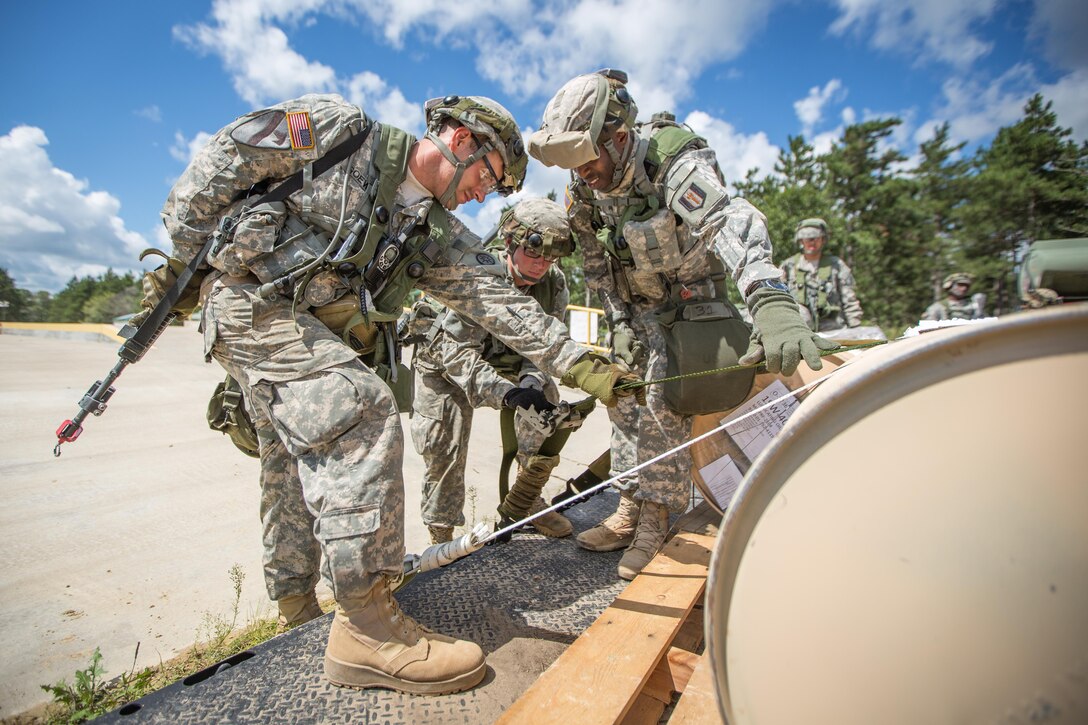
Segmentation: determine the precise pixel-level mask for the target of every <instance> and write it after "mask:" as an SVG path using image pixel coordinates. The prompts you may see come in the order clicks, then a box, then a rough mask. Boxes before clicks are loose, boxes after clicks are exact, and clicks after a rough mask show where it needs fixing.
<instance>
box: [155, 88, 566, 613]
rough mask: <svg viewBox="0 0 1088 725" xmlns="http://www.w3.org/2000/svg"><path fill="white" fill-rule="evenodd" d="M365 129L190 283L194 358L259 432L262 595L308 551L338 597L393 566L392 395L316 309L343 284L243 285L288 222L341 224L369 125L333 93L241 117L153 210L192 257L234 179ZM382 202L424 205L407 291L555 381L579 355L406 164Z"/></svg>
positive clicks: (249, 180)
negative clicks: (217, 375)
mask: <svg viewBox="0 0 1088 725" xmlns="http://www.w3.org/2000/svg"><path fill="white" fill-rule="evenodd" d="M292 123H293V124H294V126H293V127H290V128H289V126H290V125H291V124H292ZM368 126H369V127H370V131H369V135H368V136H367V138H366V141H365V142H364V143H363V145H362V146H361V147H360V148H359V149H358V150H357V151H355V152H354V153H352V154H351V156H349V157H348V158H347V159H346V160H345V161H343V162H340V163H339V164H337V165H336V166H335V167H333V168H332V169H331V170H330V171H328V172H327V173H325V174H324V175H321V176H318V177H317V178H313V179H312V180H311V181H310V183H308V184H307V185H306V186H305V187H304V188H303V189H302V190H301V191H299V192H296V193H294V194H292V195H291V196H289V197H288V198H287V199H286V201H285V202H284V203H282V204H272V205H269V206H268V208H265V209H260V208H258V209H256V210H253V211H252V212H251V213H248V214H246V215H245V216H244V217H243V219H242V221H241V222H240V223H239V224H238V226H237V227H236V231H235V234H234V236H233V238H232V240H231V243H230V244H227V245H225V247H224V248H223V249H221V250H219V251H218V253H217V254H215V255H213V256H210V257H209V261H210V264H211V266H212V267H213V272H212V273H211V274H209V275H208V276H207V278H206V279H205V280H204V282H203V286H202V295H203V304H204V306H203V313H202V318H201V329H202V330H203V334H204V349H205V354H206V357H207V358H208V359H212V358H214V359H215V360H216V361H217V362H218V363H219V364H220V365H222V366H223V368H225V369H226V370H227V372H228V373H230V374H231V375H232V376H233V377H234V378H236V379H237V380H238V381H239V382H240V383H241V386H242V388H243V391H244V394H245V400H246V405H247V409H248V411H249V413H250V414H251V416H252V418H253V421H254V425H255V427H256V428H257V430H258V436H259V439H260V442H261V451H260V453H261V487H262V494H261V516H262V520H263V523H264V549H265V556H264V564H265V580H266V585H267V588H268V592H269V596H270V597H271V598H272V599H274V600H278V599H280V598H281V597H285V596H297V595H302V594H305V593H306V592H308V591H310V590H311V589H312V586H313V584H314V581H315V572H317V571H318V567H319V562H321V554H324V561H323V562H321V563H320V566H321V573H322V575H323V577H324V579H325V580H326V582H327V583H328V584H329V586H330V588H331V589H332V591H333V593H334V595H335V596H336V598H337V600H341V599H343V598H353V597H362V596H364V595H366V594H367V593H368V592H369V591H370V590H371V587H372V586H374V585H375V584H377V583H378V582H379V581H380V580H381V578H382V577H383V576H385V575H389V576H397V575H399V573H400V572H401V568H402V562H403V556H404V491H403V480H402V471H401V464H402V455H403V446H404V442H403V433H402V431H401V427H400V418H399V415H398V412H397V408H396V404H395V402H394V398H393V395H392V393H391V391H390V389H389V387H388V386H387V385H386V383H385V382H384V381H383V380H382V379H381V378H379V377H378V376H377V375H376V374H375V373H374V371H373V370H371V369H370V368H369V367H368V366H367V365H365V364H363V363H362V362H361V361H360V360H359V355H358V353H357V352H356V350H354V349H353V348H352V347H350V346H349V345H348V344H346V343H345V341H344V339H345V338H343V337H341V335H339V334H337V333H336V332H333V331H332V330H330V329H329V327H327V326H326V325H325V324H323V323H322V322H321V321H320V320H319V319H318V317H317V316H316V315H315V314H314V312H315V310H316V309H317V308H320V307H321V306H322V305H327V304H328V303H330V302H332V301H334V300H336V299H338V298H339V299H343V295H344V294H345V292H346V289H345V288H344V286H343V285H342V284H341V282H340V280H339V279H338V277H337V276H336V274H335V273H333V272H331V271H330V272H322V273H321V274H319V275H318V276H317V277H315V278H314V280H313V281H312V282H311V283H310V284H309V285H308V286H307V287H306V288H305V294H304V296H303V297H302V298H301V299H300V300H299V301H298V303H297V307H296V309H295V310H294V311H293V310H292V300H290V299H287V298H285V297H282V296H275V295H274V296H272V297H270V298H269V299H262V298H261V297H260V296H258V294H257V289H258V287H260V283H261V282H262V281H267V279H260V278H261V277H267V276H268V275H269V274H270V273H274V272H275V270H274V267H275V266H276V265H277V264H280V263H281V262H282V260H279V261H277V259H276V252H278V251H279V250H281V249H284V248H287V247H289V245H290V243H291V240H292V239H294V238H295V236H296V235H297V234H299V233H300V232H299V231H298V230H299V229H300V228H301V229H305V228H306V227H309V228H311V229H313V230H316V231H317V232H320V233H322V234H330V235H331V234H333V233H334V231H336V230H337V228H338V222H339V221H340V220H341V217H342V213H343V212H344V210H346V212H347V218H346V221H345V222H344V223H345V225H346V227H345V228H348V227H350V226H351V225H352V224H353V223H354V222H355V219H356V210H357V209H360V208H362V204H363V202H364V201H365V199H366V194H367V192H368V190H369V189H372V188H373V184H374V183H375V178H376V175H377V172H376V170H375V167H374V166H373V164H372V152H373V151H374V149H375V144H376V143H377V140H378V139H379V132H380V130H381V124H378V123H377V122H374V121H370V120H369V119H367V118H366V117H365V116H364V115H363V113H362V111H361V110H360V109H359V108H357V107H356V106H353V105H350V104H348V103H346V102H344V101H343V100H342V99H341V98H340V97H339V96H334V95H311V96H305V97H303V98H300V99H296V100H293V101H288V102H285V103H283V104H280V105H278V106H274V107H273V108H272V109H265V110H263V111H256V112H254V113H251V114H249V115H247V116H244V117H242V118H240V119H238V120H237V121H235V122H234V123H232V124H230V125H229V126H227V127H225V128H224V129H223V130H221V131H220V132H218V133H217V134H216V135H214V136H213V137H212V138H211V139H210V140H209V142H208V144H207V146H205V148H204V149H203V150H202V151H201V152H200V153H199V154H198V155H197V157H196V158H195V159H194V161H193V162H192V163H191V164H190V166H189V167H188V168H187V169H186V171H185V173H184V174H183V175H182V176H181V178H180V179H179V180H178V181H177V183H176V184H175V186H174V188H173V190H172V191H171V193H170V196H169V198H168V200H167V202H166V205H165V207H164V209H163V212H162V215H163V220H164V223H165V224H166V227H167V231H168V232H169V234H170V236H171V238H172V239H173V240H174V244H175V249H176V250H178V251H177V255H178V256H183V255H186V254H188V255H191V254H192V251H193V250H195V249H196V248H198V247H199V246H200V245H202V244H203V242H204V240H205V239H206V238H207V236H208V234H209V233H210V232H211V231H212V230H213V229H214V228H215V227H216V225H217V224H218V221H219V218H220V217H221V216H222V215H223V214H224V213H227V212H228V211H233V212H235V213H236V212H237V211H238V210H239V208H240V206H241V204H242V202H236V201H235V200H236V199H237V194H238V192H239V190H245V189H248V188H250V187H251V186H253V185H255V184H262V183H263V182H265V180H276V179H281V178H285V177H287V176H290V175H291V174H293V173H295V172H296V171H298V170H300V169H302V168H303V167H304V166H305V165H306V164H308V163H309V162H312V161H314V160H315V159H317V158H319V157H321V156H323V155H324V154H325V153H327V152H328V150H329V149H330V148H332V147H333V146H335V145H336V144H337V143H339V142H340V141H342V140H343V139H345V138H347V137H348V135H349V134H350V133H352V132H354V133H360V132H362V131H364V130H365V129H366V128H367V127H368ZM289 132H290V133H289ZM390 211H391V218H390V220H389V227H388V231H389V233H390V234H397V233H400V232H402V231H405V230H407V229H408V227H409V225H410V224H411V222H412V221H413V220H414V219H417V218H422V217H418V216H417V215H418V214H427V216H426V219H427V220H428V222H430V223H429V224H428V226H427V227H425V229H426V230H427V231H429V233H430V235H431V238H432V239H435V240H438V241H439V242H440V243H441V245H442V253H441V255H440V256H439V258H438V259H437V260H436V261H435V262H434V264H433V266H431V267H429V268H427V269H426V270H425V272H424V273H423V274H422V276H421V277H419V278H418V279H417V280H415V283H416V286H418V287H419V288H420V289H422V290H424V291H426V292H427V293H428V294H429V295H431V296H432V297H434V298H436V299H438V300H440V301H441V302H443V303H444V304H446V305H448V306H449V307H450V308H451V309H454V310H456V311H457V312H458V313H460V314H462V315H464V316H465V317H467V318H469V319H471V320H473V321H475V322H477V323H479V324H481V325H483V326H484V327H485V328H486V329H487V330H488V331H489V332H491V333H492V334H494V335H495V336H496V337H498V338H499V339H501V340H503V341H504V343H506V344H508V345H510V346H511V347H513V348H515V349H517V350H519V351H521V353H522V354H523V355H525V356H526V357H527V358H529V359H530V360H532V361H533V362H534V363H535V364H536V365H537V366H538V367H539V368H540V369H542V370H544V371H546V372H548V373H549V374H552V375H557V376H562V375H563V374H564V372H566V371H567V370H568V369H569V368H570V367H571V365H573V364H574V362H576V361H577V360H579V359H580V358H581V357H582V356H583V355H584V354H585V352H586V349H585V348H583V347H581V346H579V345H577V344H576V343H574V342H572V341H571V340H570V339H569V337H568V336H567V332H566V328H565V327H564V326H563V325H562V324H561V323H559V322H557V321H556V320H554V319H553V318H551V317H549V316H546V315H542V314H540V307H539V305H538V304H537V302H536V301H535V300H532V299H531V298H528V297H524V296H519V295H517V294H516V293H515V292H513V291H511V289H510V288H509V286H508V285H507V284H506V283H505V282H504V281H503V280H501V279H498V278H496V277H495V276H494V275H492V274H490V273H489V272H488V271H487V270H486V269H485V268H486V267H487V266H488V265H491V264H493V263H494V261H495V260H494V258H493V257H492V256H491V255H490V254H488V253H487V252H486V251H485V250H484V249H483V248H482V246H480V244H479V240H478V239H477V238H476V237H475V236H474V235H472V234H471V233H470V232H469V231H468V230H467V229H465V228H464V226H463V225H462V224H460V223H459V222H458V221H457V220H456V219H455V218H454V217H453V216H452V215H450V214H448V213H447V212H445V211H444V210H442V209H441V208H440V207H439V205H438V204H437V203H435V201H434V199H433V197H431V196H430V195H429V194H428V193H427V192H426V190H425V189H424V188H423V187H422V186H421V185H420V184H419V183H418V182H417V181H415V180H414V177H412V176H411V175H410V174H409V175H408V177H407V178H405V180H404V181H403V182H402V183H401V184H400V186H399V188H398V189H397V193H396V202H395V204H394V205H393V208H392V209H391V210H390ZM442 227H445V229H443V228H442ZM186 258H187V257H186ZM270 270H271V272H270ZM353 329H354V328H353Z"/></svg>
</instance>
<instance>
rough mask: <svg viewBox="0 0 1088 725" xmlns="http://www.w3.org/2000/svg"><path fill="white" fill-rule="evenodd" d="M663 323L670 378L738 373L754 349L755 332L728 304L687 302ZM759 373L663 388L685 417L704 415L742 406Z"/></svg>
mask: <svg viewBox="0 0 1088 725" xmlns="http://www.w3.org/2000/svg"><path fill="white" fill-rule="evenodd" d="M657 321H658V322H659V323H660V324H661V333H662V335H663V336H664V337H665V347H666V349H667V351H668V367H667V371H666V375H667V376H668V377H673V376H675V375H687V374H690V373H699V372H705V371H707V370H715V369H717V368H726V367H732V366H733V365H736V364H737V361H738V360H739V359H740V358H741V356H743V355H744V353H745V352H746V351H747V349H748V342H749V337H750V336H751V332H752V328H751V327H749V326H748V324H747V323H745V322H744V320H742V319H741V317H740V313H739V312H737V309H736V308H735V307H734V306H733V305H732V304H730V303H729V302H727V301H724V300H703V301H698V302H694V301H693V302H683V303H680V304H679V305H677V306H675V307H673V308H671V309H668V310H666V311H664V312H660V313H658V315H657ZM755 376H756V371H755V368H745V369H742V370H734V371H732V372H728V373H719V374H717V375H714V376H709V375H704V376H700V377H694V378H683V379H681V380H670V381H668V382H666V383H663V386H664V390H663V394H664V397H665V403H666V405H668V406H669V407H670V408H672V409H673V410H674V411H676V412H677V413H679V414H681V415H702V414H704V413H716V412H719V411H723V410H729V409H730V408H735V407H736V406H738V405H740V404H741V403H742V402H743V401H744V400H745V398H747V397H748V394H749V393H750V392H751V390H752V383H753V381H754V380H755Z"/></svg>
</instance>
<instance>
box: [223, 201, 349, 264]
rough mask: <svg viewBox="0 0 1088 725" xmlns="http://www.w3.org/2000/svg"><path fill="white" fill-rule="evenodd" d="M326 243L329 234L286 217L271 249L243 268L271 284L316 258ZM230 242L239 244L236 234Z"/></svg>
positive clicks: (288, 216) (295, 218)
mask: <svg viewBox="0 0 1088 725" xmlns="http://www.w3.org/2000/svg"><path fill="white" fill-rule="evenodd" d="M269 206H271V205H269ZM329 241H330V240H329V235H328V234H326V233H325V232H324V231H321V230H320V229H317V228H315V227H311V226H310V225H308V224H306V223H305V222H304V221H302V220H301V219H299V218H298V217H297V216H295V215H293V214H289V215H287V219H286V221H285V222H284V224H283V227H282V229H280V231H279V235H278V236H277V237H276V240H275V245H274V246H273V248H272V249H271V250H270V251H268V253H267V254H263V255H261V256H259V257H257V258H256V259H253V260H250V261H249V262H248V264H247V266H248V267H249V271H250V272H252V273H253V274H254V275H256V277H257V279H259V280H260V281H262V282H272V281H273V280H275V279H278V278H280V277H282V276H283V275H285V274H287V272H289V271H290V270H292V269H296V268H298V267H301V266H302V265H304V264H306V263H307V262H310V261H312V260H313V259H315V258H317V257H319V256H320V255H321V254H322V253H323V252H324V251H325V248H326V247H328V246H329ZM234 243H235V244H238V243H239V232H238V231H236V232H235V235H234Z"/></svg>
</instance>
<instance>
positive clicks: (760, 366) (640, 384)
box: [616, 340, 888, 390]
mask: <svg viewBox="0 0 1088 725" xmlns="http://www.w3.org/2000/svg"><path fill="white" fill-rule="evenodd" d="M886 344H888V340H875V341H873V342H863V343H860V344H858V345H840V346H839V347H836V348H833V349H831V350H820V357H826V356H828V355H836V354H838V353H840V352H846V351H848V350H862V349H864V348H867V347H876V346H877V345H886ZM749 368H756V369H757V370H759V371H761V372H766V370H767V363H765V362H761V363H754V364H752V365H730V366H729V367H725V368H716V369H714V370H702V371H700V372H697V373H685V374H684V375H673V376H672V377H670V378H658V379H657V380H639V381H631V382H627V383H620V384H619V385H617V386H616V389H617V390H637V389H638V388H645V387H646V386H648V385H657V384H658V383H667V382H670V381H672V380H683V379H684V378H698V377H701V376H703V375H716V374H718V373H732V372H736V371H738V370H747V369H749Z"/></svg>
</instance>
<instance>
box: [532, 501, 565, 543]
mask: <svg viewBox="0 0 1088 725" xmlns="http://www.w3.org/2000/svg"><path fill="white" fill-rule="evenodd" d="M546 508H548V505H547V504H546V503H544V499H542V498H540V497H539V496H537V498H536V501H533V505H532V506H530V507H529V513H530V514H535V513H536V512H537V511H543V510H544V509H546ZM529 523H531V524H532V525H533V527H534V528H535V529H536V530H537V531H539V532H540V533H542V534H544V535H545V536H551V537H553V538H556V539H562V538H563V537H564V536H570V535H571V534H572V533H574V527H573V526H571V523H570V519H568V518H567V517H566V516H564V515H563V514H561V513H559V512H558V511H550V512H548V513H546V514H544V515H543V516H539V517H537V518H535V519H533V520H532V521H530V522H529Z"/></svg>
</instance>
